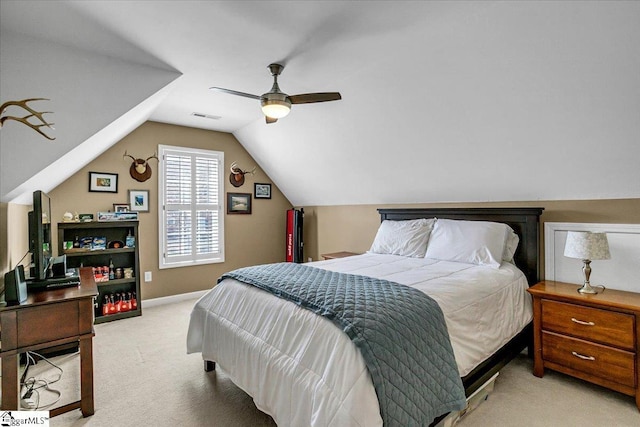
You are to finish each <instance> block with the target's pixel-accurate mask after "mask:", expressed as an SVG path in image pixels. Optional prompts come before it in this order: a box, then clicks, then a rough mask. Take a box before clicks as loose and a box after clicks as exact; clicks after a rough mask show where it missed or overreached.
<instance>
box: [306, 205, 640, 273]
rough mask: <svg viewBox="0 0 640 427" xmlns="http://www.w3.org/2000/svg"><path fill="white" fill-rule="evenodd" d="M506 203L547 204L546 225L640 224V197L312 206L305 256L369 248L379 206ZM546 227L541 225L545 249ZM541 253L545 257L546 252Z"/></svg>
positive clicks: (377, 221)
mask: <svg viewBox="0 0 640 427" xmlns="http://www.w3.org/2000/svg"><path fill="white" fill-rule="evenodd" d="M505 206H523V207H543V208H545V210H544V212H543V213H542V217H541V222H542V224H544V223H545V222H547V221H549V222H595V223H613V224H640V199H615V200H566V201H562V200H553V201H545V200H540V201H533V202H499V203H497V202H496V203H427V204H412V205H345V206H312V207H305V208H304V209H305V219H304V227H305V229H304V241H305V254H304V256H305V259H307V258H309V257H311V258H312V259H313V260H319V259H321V255H322V254H323V253H330V252H338V251H350V252H365V251H367V250H368V249H369V247H370V246H371V243H372V242H373V239H374V237H375V235H376V231H377V230H378V226H379V224H380V216H379V214H378V212H377V210H376V209H378V208H400V207H416V208H417V207H505ZM543 230H544V227H543V225H541V227H540V232H541V235H540V244H541V247H542V248H543V247H544V240H543V238H544V236H543ZM541 256H542V257H544V253H543V254H541Z"/></svg>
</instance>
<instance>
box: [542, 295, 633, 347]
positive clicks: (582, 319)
mask: <svg viewBox="0 0 640 427" xmlns="http://www.w3.org/2000/svg"><path fill="white" fill-rule="evenodd" d="M634 323H635V317H634V316H633V315H630V314H625V313H619V312H614V311H606V310H601V309H597V308H591V307H585V306H581V305H576V304H568V303H563V302H557V301H551V300H546V299H543V300H542V329H543V330H547V331H554V332H558V333H561V334H567V335H571V336H574V337H578V338H583V339H586V340H589V341H597V342H599V343H602V344H607V345H612V346H616V347H621V348H624V349H627V350H634V349H635V342H634V336H635V334H634Z"/></svg>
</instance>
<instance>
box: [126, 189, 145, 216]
mask: <svg viewBox="0 0 640 427" xmlns="http://www.w3.org/2000/svg"><path fill="white" fill-rule="evenodd" d="M129 210H130V211H134V212H149V190H129Z"/></svg>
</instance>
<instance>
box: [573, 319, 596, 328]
mask: <svg viewBox="0 0 640 427" xmlns="http://www.w3.org/2000/svg"><path fill="white" fill-rule="evenodd" d="M571 321H572V322H573V323H577V324H578V325H584V326H596V324H595V323H593V322H585V321H583V320H578V319H576V318H575V317H572V318H571Z"/></svg>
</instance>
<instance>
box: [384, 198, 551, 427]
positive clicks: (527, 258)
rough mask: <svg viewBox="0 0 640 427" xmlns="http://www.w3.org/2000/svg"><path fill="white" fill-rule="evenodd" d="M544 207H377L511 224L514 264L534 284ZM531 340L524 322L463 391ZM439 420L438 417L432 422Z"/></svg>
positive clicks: (404, 215)
mask: <svg viewBox="0 0 640 427" xmlns="http://www.w3.org/2000/svg"><path fill="white" fill-rule="evenodd" d="M543 210H544V208H407V209H378V212H379V213H380V221H381V222H382V221H384V220H392V221H402V220H408V219H418V218H434V217H435V218H445V219H459V220H470V221H493V222H502V223H505V224H507V225H509V226H510V227H511V228H513V231H515V232H516V234H517V235H518V237H520V243H519V244H518V249H517V250H516V253H515V256H514V261H515V264H516V265H517V266H518V267H519V268H520V269H521V270H522V271H523V272H524V274H525V276H526V277H527V281H528V282H529V286H533V285H535V284H536V283H538V282H539V281H540V270H541V265H542V263H541V257H540V215H541V214H542V211H543ZM532 343H533V334H532V325H531V324H529V325H527V326H526V327H525V328H524V329H523V331H522V332H520V333H519V334H518V335H516V336H515V337H514V338H512V339H511V341H509V342H508V343H507V344H506V345H505V346H504V347H502V348H501V349H499V350H498V351H497V352H496V353H494V354H493V355H492V356H491V357H489V358H488V359H487V360H485V361H484V362H482V363H481V364H480V365H479V366H477V367H476V368H475V369H474V370H473V371H471V372H470V373H469V374H467V375H466V376H465V377H463V378H462V383H463V385H464V389H465V393H466V395H467V397H468V396H470V395H471V394H473V392H474V391H476V390H477V389H478V388H480V386H482V385H483V384H484V383H485V382H487V381H488V380H489V379H490V378H491V377H492V376H493V375H495V374H496V372H498V371H500V369H502V368H503V367H504V366H505V365H506V364H507V363H509V362H510V361H511V360H512V359H513V358H514V357H515V356H517V355H518V354H520V353H521V352H522V350H524V349H525V348H526V347H529V351H531V348H532V347H531V344H532ZM438 421H439V419H437V420H436V421H435V422H434V424H436V423H437V422H438Z"/></svg>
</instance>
